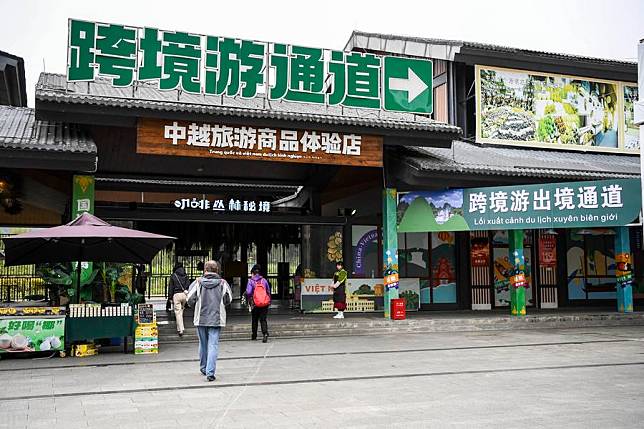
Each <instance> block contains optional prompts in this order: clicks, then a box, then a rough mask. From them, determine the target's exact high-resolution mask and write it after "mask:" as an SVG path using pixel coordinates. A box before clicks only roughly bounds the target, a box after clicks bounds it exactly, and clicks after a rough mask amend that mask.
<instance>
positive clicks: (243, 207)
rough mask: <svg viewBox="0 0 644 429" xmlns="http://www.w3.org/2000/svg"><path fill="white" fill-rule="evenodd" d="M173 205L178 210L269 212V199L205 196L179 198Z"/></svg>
mask: <svg viewBox="0 0 644 429" xmlns="http://www.w3.org/2000/svg"><path fill="white" fill-rule="evenodd" d="M174 206H175V207H176V208H178V209H180V210H210V211H213V212H230V213H236V212H241V213H255V212H258V213H270V211H271V203H270V201H255V200H240V199H236V198H230V199H228V200H224V199H215V200H210V199H207V198H201V199H198V198H196V197H194V198H181V199H179V200H175V201H174Z"/></svg>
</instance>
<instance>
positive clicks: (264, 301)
mask: <svg viewBox="0 0 644 429" xmlns="http://www.w3.org/2000/svg"><path fill="white" fill-rule="evenodd" d="M263 280H264V279H263V278H259V279H258V280H257V281H255V289H254V290H253V304H255V307H259V308H264V307H268V306H269V305H271V296H270V295H269V294H268V291H267V290H266V287H264V282H263Z"/></svg>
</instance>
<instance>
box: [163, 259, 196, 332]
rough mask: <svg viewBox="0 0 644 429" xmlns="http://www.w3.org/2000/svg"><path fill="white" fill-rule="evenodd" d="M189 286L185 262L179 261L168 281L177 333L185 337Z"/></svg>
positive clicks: (169, 299) (169, 298) (169, 296)
mask: <svg viewBox="0 0 644 429" xmlns="http://www.w3.org/2000/svg"><path fill="white" fill-rule="evenodd" d="M189 287H190V280H189V279H188V276H187V275H186V271H185V270H184V269H183V264H182V263H181V262H177V263H176V264H175V265H174V271H173V273H172V275H171V276H170V282H169V283H168V301H172V304H173V305H174V315H175V319H176V322H177V333H178V334H179V336H180V337H183V331H184V326H183V310H184V309H185V308H186V302H187V299H188V288H189ZM166 308H167V304H166Z"/></svg>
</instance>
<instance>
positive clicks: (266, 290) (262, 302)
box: [246, 264, 271, 343]
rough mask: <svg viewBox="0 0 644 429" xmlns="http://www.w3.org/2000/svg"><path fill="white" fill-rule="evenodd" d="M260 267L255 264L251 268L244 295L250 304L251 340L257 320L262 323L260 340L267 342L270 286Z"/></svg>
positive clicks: (254, 335) (255, 332)
mask: <svg viewBox="0 0 644 429" xmlns="http://www.w3.org/2000/svg"><path fill="white" fill-rule="evenodd" d="M260 272H261V267H260V266H259V265H257V264H255V265H254V266H253V268H252V269H251V273H252V276H251V278H250V279H248V284H247V285H246V297H247V300H248V304H249V305H250V306H251V308H252V310H251V320H252V324H251V326H252V336H251V339H252V340H256V339H257V322H259V323H260V324H261V325H262V336H263V338H262V342H263V343H266V342H268V322H267V320H266V318H267V316H268V309H269V307H270V306H271V286H270V284H269V283H268V281H267V280H266V279H265V278H264V277H262V275H261V274H260Z"/></svg>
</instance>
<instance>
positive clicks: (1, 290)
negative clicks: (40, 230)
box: [0, 234, 47, 301]
mask: <svg viewBox="0 0 644 429" xmlns="http://www.w3.org/2000/svg"><path fill="white" fill-rule="evenodd" d="M5 237H9V234H0V238H5ZM0 251H4V242H3V241H2V240H0ZM46 296H47V286H46V285H45V282H44V281H43V279H42V278H40V277H39V276H37V275H36V266H35V265H18V266H15V267H5V265H4V261H1V260H0V301H22V300H25V299H31V298H42V297H46Z"/></svg>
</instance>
